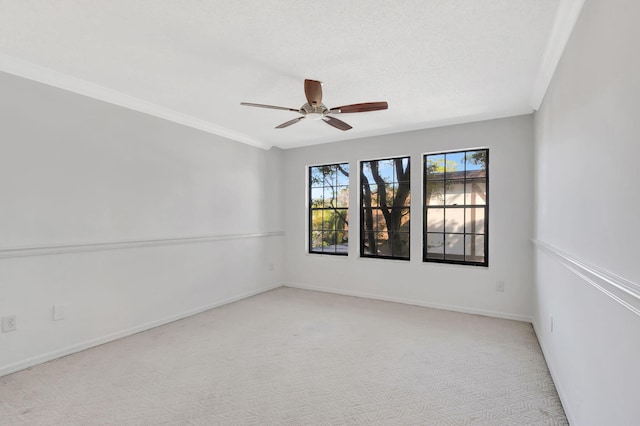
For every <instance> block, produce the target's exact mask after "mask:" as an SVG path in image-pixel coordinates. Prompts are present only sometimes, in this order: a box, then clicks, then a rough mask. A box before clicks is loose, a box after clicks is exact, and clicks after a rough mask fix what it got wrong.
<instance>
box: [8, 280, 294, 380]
mask: <svg viewBox="0 0 640 426" xmlns="http://www.w3.org/2000/svg"><path fill="white" fill-rule="evenodd" d="M279 287H282V284H280V283H277V284H272V285H269V286H266V287H261V288H259V289H257V290H252V291H249V292H246V293H242V294H240V295H238V296H234V297H229V298H227V299H223V300H220V301H218V302H214V303H211V304H208V305H204V306H201V307H199V308H195V309H191V310H189V311H186V312H183V313H180V314H176V315H171V316H169V317H166V318H163V319H160V320H156V321H151V322H148V323H145V324H141V325H138V326H135V327H131V328H129V329H126V330H122V331H117V332H115V333H110V334H107V335H106V336H102V337H98V338H95V339H91V340H86V341H84V342H81V343H77V344H75V345H71V346H67V347H65V348H61V349H57V350H55V351H51V352H48V353H45V354H42V355H37V356H34V357H31V358H27V359H25V360H22V361H18V362H15V363H13V364H8V365H5V366H2V367H0V377H2V376H6V375H7V374H11V373H15V372H16V371H20V370H24V369H25V368H29V367H33V366H35V365H38V364H42V363H43V362H47V361H52V360H54V359H57V358H60V357H63V356H67V355H71V354H74V353H76V352H80V351H84V350H86V349H90V348H93V347H95V346H99V345H102V344H105V343H109V342H112V341H114V340H117V339H121V338H123V337H127V336H131V335H132V334H136V333H140V332H143V331H147V330H150V329H152V328H155V327H159V326H161V325H165V324H168V323H170V322H173V321H177V320H180V319H183V318H187V317H190V316H192V315H196V314H199V313H201V312H204V311H208V310H209V309H213V308H217V307H218V306H222V305H226V304H228V303H233V302H237V301H238V300H242V299H246V298H248V297H251V296H255V295H257V294H260V293H264V292H267V291H270V290H273V289H276V288H279Z"/></svg>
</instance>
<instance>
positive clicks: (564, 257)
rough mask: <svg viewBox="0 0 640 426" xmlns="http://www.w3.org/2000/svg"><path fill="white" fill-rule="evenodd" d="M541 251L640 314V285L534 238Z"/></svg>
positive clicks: (534, 242)
mask: <svg viewBox="0 0 640 426" xmlns="http://www.w3.org/2000/svg"><path fill="white" fill-rule="evenodd" d="M532 241H533V244H534V245H535V246H536V247H537V248H538V249H539V250H541V251H543V252H545V253H547V254H549V255H551V256H552V257H553V258H554V259H555V260H557V261H559V262H560V263H562V264H563V265H564V266H565V267H566V268H567V269H569V270H570V271H571V272H573V273H574V274H576V275H577V276H579V277H580V278H582V279H583V280H584V281H586V282H587V283H589V284H591V285H592V286H594V287H595V288H597V289H598V290H600V291H601V292H602V293H604V294H605V295H607V296H609V297H610V298H611V299H613V300H615V301H616V302H618V303H619V304H621V305H622V306H624V307H625V308H627V309H629V310H630V311H631V312H633V313H635V314H636V315H639V316H640V285H639V284H637V283H634V282H631V281H629V280H627V279H625V278H622V277H621V276H619V275H616V274H614V273H613V272H611V271H607V270H606V269H604V268H601V267H599V266H595V265H592V264H589V263H587V262H585V261H583V260H580V259H578V258H576V257H574V256H572V255H570V254H569V253H567V252H565V251H562V250H560V249H559V248H557V247H554V246H552V245H551V244H549V243H545V242H543V241H539V240H532Z"/></svg>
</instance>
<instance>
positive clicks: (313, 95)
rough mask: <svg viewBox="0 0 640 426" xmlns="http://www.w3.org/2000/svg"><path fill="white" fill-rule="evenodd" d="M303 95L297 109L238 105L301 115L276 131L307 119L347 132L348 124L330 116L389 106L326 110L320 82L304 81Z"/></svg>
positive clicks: (351, 105)
mask: <svg viewBox="0 0 640 426" xmlns="http://www.w3.org/2000/svg"><path fill="white" fill-rule="evenodd" d="M304 94H305V96H306V98H307V102H306V103H305V104H304V105H302V106H301V107H300V108H299V109H295V108H287V107H280V106H275V105H265V104H255V103H251V102H241V103H240V105H245V106H252V107H257V108H269V109H281V110H285V111H293V112H297V113H300V114H302V115H301V116H300V117H296V118H294V119H293V120H289V121H286V122H284V123H282V124H280V125H279V126H276V129H284V128H285V127H289V126H291V125H293V124H296V123H298V122H299V121H301V120H303V119H308V120H322V121H324V122H325V123H327V124H328V125H330V126H333V127H335V128H336V129H340V130H349V129H351V128H352V127H351V126H350V125H349V124H347V123H345V122H344V121H342V120H339V119H337V118H335V117H332V115H334V114H351V113H355V112H369V111H380V110H383V109H387V108H389V105H388V104H387V103H386V102H365V103H359V104H350V105H344V106H340V107H335V108H327V107H326V106H325V105H324V104H323V103H322V82H321V81H318V80H309V79H306V80H305V81H304Z"/></svg>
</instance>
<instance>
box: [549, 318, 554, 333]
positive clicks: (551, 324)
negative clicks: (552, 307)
mask: <svg viewBox="0 0 640 426" xmlns="http://www.w3.org/2000/svg"><path fill="white" fill-rule="evenodd" d="M549 322H550V324H549V326H550V328H551V332H552V333H553V315H551V321H549Z"/></svg>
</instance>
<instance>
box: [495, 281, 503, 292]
mask: <svg viewBox="0 0 640 426" xmlns="http://www.w3.org/2000/svg"><path fill="white" fill-rule="evenodd" d="M496 291H504V281H496Z"/></svg>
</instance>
